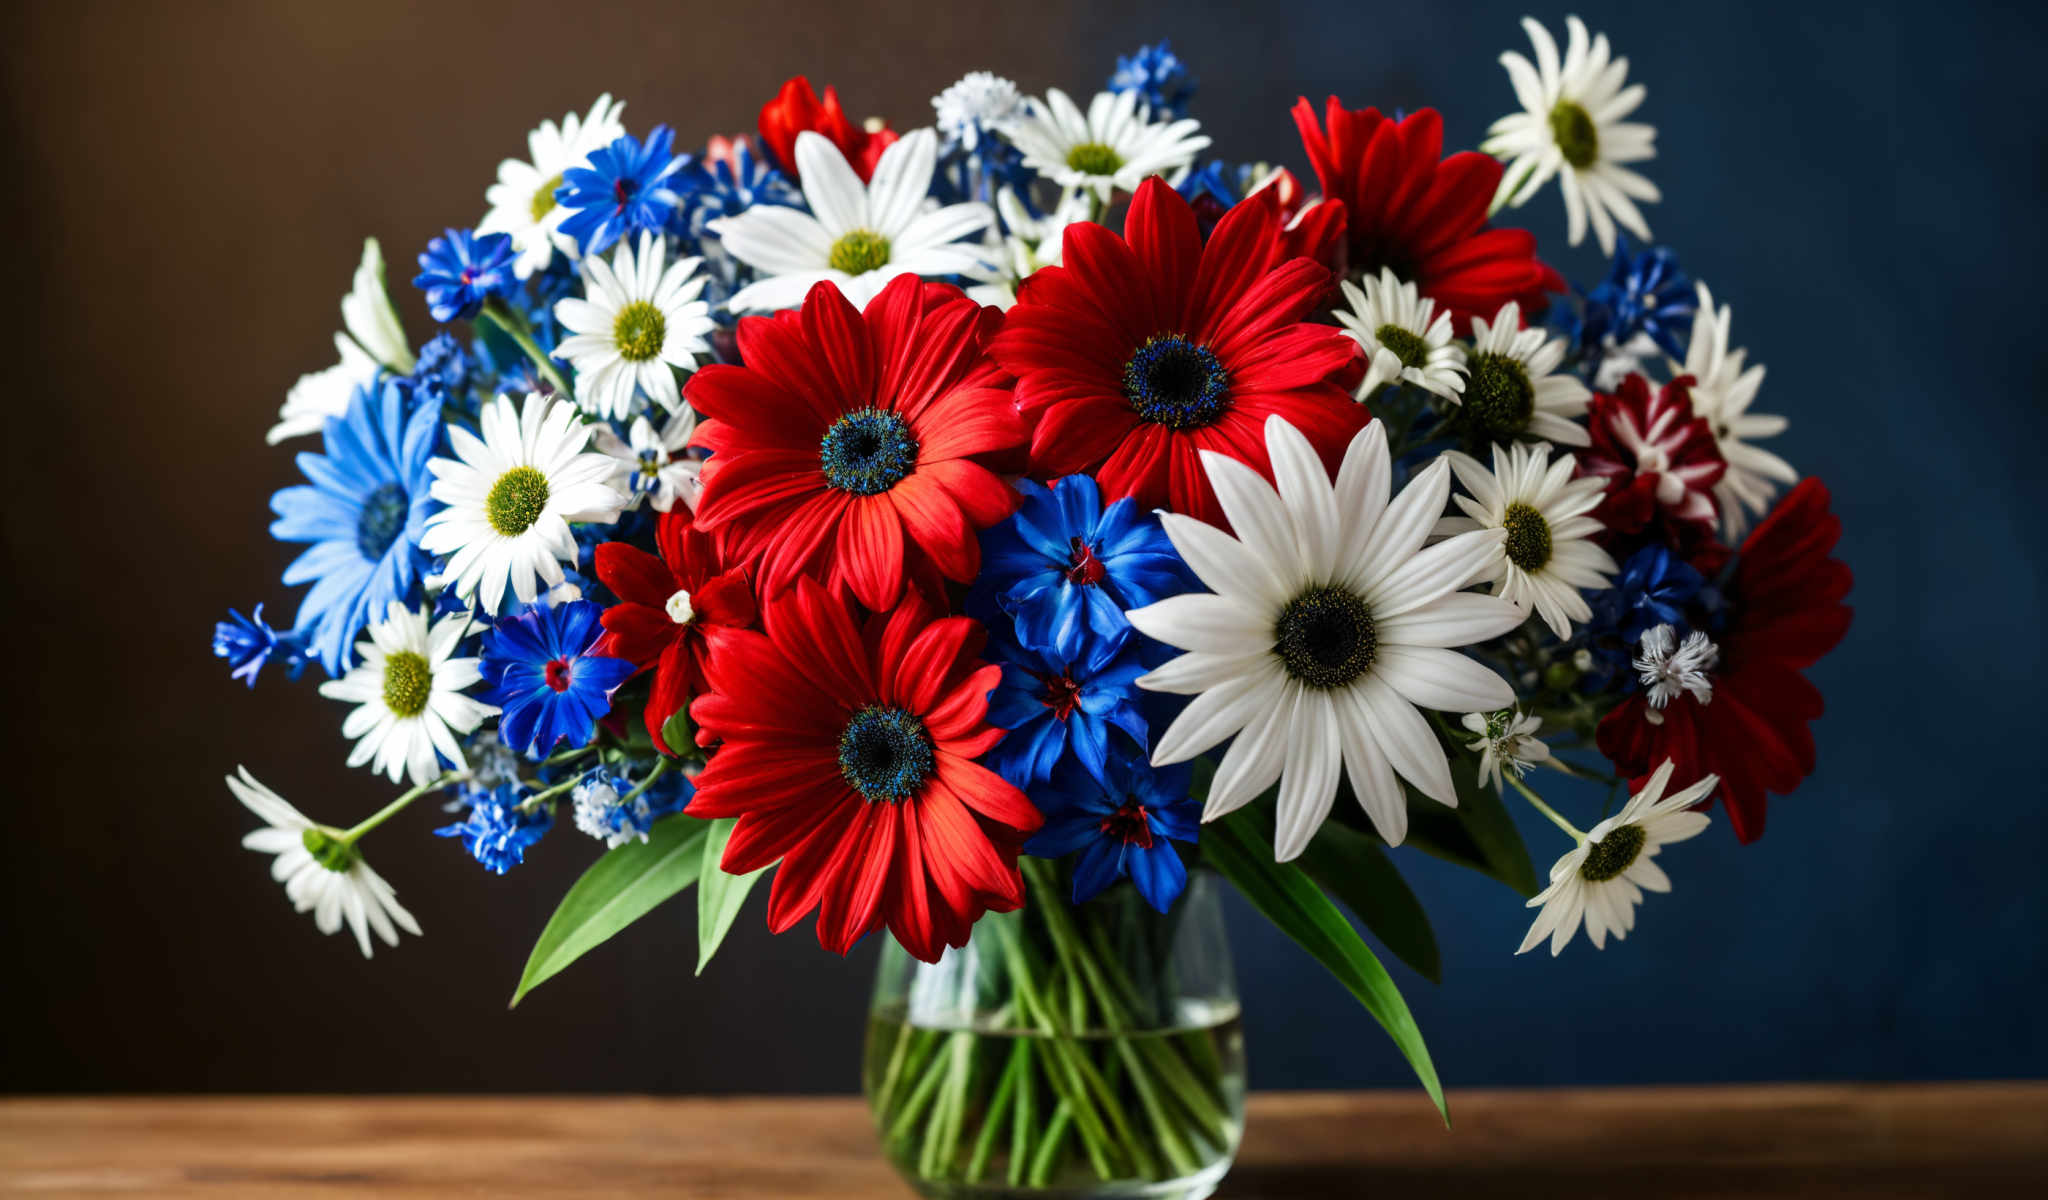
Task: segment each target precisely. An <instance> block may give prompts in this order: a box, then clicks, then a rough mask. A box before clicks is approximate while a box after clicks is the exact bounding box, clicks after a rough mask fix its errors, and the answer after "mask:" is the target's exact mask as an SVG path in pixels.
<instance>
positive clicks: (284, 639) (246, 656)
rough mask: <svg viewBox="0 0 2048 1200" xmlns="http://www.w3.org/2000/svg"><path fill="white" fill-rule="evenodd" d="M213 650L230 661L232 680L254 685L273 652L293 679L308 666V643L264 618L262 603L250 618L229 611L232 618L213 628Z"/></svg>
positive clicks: (218, 655) (217, 655)
mask: <svg viewBox="0 0 2048 1200" xmlns="http://www.w3.org/2000/svg"><path fill="white" fill-rule="evenodd" d="M213 653H214V656H215V657H216V658H225V659H227V660H228V667H229V670H228V678H229V679H239V680H241V681H242V682H244V683H246V684H248V685H249V686H250V687H255V686H256V676H257V674H258V673H259V672H260V671H262V670H263V665H264V664H265V663H267V662H269V661H270V658H271V656H272V655H273V654H274V655H277V656H278V660H279V661H280V662H282V663H283V664H284V669H285V671H286V672H287V673H289V674H290V676H291V677H292V678H293V679H297V678H298V677H299V672H301V671H303V670H305V669H306V647H305V643H304V642H303V641H302V640H301V639H300V638H299V635H297V634H295V633H289V632H287V633H279V632H278V631H277V630H275V629H272V628H271V627H270V624H269V623H268V622H266V621H265V620H264V619H263V606H262V605H261V604H258V605H257V606H256V609H255V612H254V614H253V615H251V616H247V617H245V616H243V615H242V614H241V613H238V612H236V611H235V610H234V609H232V608H231V609H229V610H228V619H227V620H225V621H221V622H219V623H217V624H216V625H214V627H213Z"/></svg>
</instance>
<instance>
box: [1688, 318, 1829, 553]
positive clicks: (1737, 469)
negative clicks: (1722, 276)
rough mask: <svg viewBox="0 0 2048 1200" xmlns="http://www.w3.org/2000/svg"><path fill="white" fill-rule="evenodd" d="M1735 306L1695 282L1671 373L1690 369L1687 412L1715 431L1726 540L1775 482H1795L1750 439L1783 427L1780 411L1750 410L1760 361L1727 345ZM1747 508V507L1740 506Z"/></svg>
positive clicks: (1762, 504)
mask: <svg viewBox="0 0 2048 1200" xmlns="http://www.w3.org/2000/svg"><path fill="white" fill-rule="evenodd" d="M1734 316H1735V313H1734V310H1732V309H1730V308H1729V307H1727V306H1726V305H1723V306H1722V307H1721V308H1719V309H1716V308H1715V307H1714V294H1713V293H1712V292H1710V291H1708V290H1707V285H1706V284H1704V283H1703V284H1701V285H1700V306H1699V309H1698V310H1697V311H1696V312H1695V313H1694V314H1693V318H1692V340H1691V342H1689V343H1687V345H1686V348H1685V365H1684V366H1682V367H1681V366H1679V365H1678V364H1676V363H1673V364H1672V366H1671V370H1672V373H1673V374H1684V375H1690V376H1692V377H1693V379H1694V380H1695V382H1694V384H1693V388H1692V414H1693V415H1694V416H1696V417H1705V418H1706V421H1707V424H1708V425H1709V426H1710V427H1712V429H1713V431H1714V443H1715V445H1717V446H1719V447H1720V448H1721V457H1722V458H1724V459H1726V460H1727V461H1728V469H1727V470H1726V471H1725V472H1723V473H1722V475H1721V481H1720V482H1719V483H1716V484H1715V485H1714V498H1715V499H1717V500H1719V501H1720V502H1721V524H1722V526H1723V530H1724V532H1725V534H1726V536H1727V538H1728V540H1729V542H1730V543H1733V542H1735V541H1736V540H1737V539H1739V538H1741V537H1742V535H1743V533H1744V532H1745V531H1746V530H1747V529H1748V528H1749V518H1750V515H1751V514H1755V515H1758V516H1761V515H1762V514H1763V512H1764V510H1765V509H1767V508H1769V507H1770V506H1771V496H1772V494H1773V493H1775V492H1776V491H1777V488H1776V487H1774V486H1773V485H1774V484H1779V483H1783V484H1792V483H1797V482H1799V472H1797V471H1795V470H1793V469H1792V464H1791V463H1788V462H1786V461H1785V460H1784V459H1782V458H1779V457H1778V456H1777V455H1775V454H1773V453H1771V452H1770V451H1768V450H1765V449H1764V448H1762V447H1761V446H1753V445H1750V442H1751V441H1753V440H1756V439H1759V438H1768V437H1776V436H1778V435H1779V434H1781V433H1783V432H1785V426H1786V421H1785V418H1783V417H1778V416H1770V415H1768V414H1765V413H1753V412H1751V411H1749V406H1750V405H1751V404H1752V403H1754V402H1755V400H1756V393H1757V389H1758V388H1760V387H1762V386H1763V382H1764V368H1763V365H1762V364H1761V363H1758V364H1756V365H1753V366H1748V367H1745V365H1744V360H1745V359H1746V358H1747V357H1748V355H1749V352H1748V351H1747V350H1733V351H1731V350H1729V349H1728V328H1729V325H1730V324H1731V323H1732V321H1733V319H1734ZM1745 510H1746V511H1745Z"/></svg>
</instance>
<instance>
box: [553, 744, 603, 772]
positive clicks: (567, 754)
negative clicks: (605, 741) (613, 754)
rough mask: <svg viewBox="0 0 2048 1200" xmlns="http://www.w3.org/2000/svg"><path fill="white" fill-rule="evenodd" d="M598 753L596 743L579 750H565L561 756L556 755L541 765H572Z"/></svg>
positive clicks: (581, 747)
mask: <svg viewBox="0 0 2048 1200" xmlns="http://www.w3.org/2000/svg"><path fill="white" fill-rule="evenodd" d="M597 751H598V747H597V745H596V744H595V743H593V744H591V745H588V746H580V747H578V748H577V749H574V750H564V751H562V752H561V753H560V754H557V755H554V756H552V757H549V758H544V759H542V760H541V762H540V765H541V766H543V767H559V766H561V765H562V764H563V763H572V762H575V761H576V760H577V759H579V758H588V757H589V756H591V755H593V754H596V753H597Z"/></svg>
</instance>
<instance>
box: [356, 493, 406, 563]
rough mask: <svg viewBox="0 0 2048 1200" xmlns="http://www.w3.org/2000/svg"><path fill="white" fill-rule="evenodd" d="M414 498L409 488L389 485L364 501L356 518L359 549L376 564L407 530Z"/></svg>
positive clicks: (357, 545)
mask: <svg viewBox="0 0 2048 1200" xmlns="http://www.w3.org/2000/svg"><path fill="white" fill-rule="evenodd" d="M410 506H411V505H410V498H409V497H407V496H406V494H405V489H404V488H402V487H400V486H398V485H397V484H395V483H387V484H385V485H384V486H382V487H380V488H378V489H377V490H376V491H374V492H371V493H370V494H369V495H368V496H366V497H364V499H363V511H362V513H361V515H359V516H357V517H356V549H358V550H361V551H362V552H363V557H364V558H367V559H369V560H370V561H372V562H375V561H377V560H378V559H380V558H383V557H384V552H385V551H386V550H389V549H391V543H393V542H395V541H397V540H398V535H399V534H400V533H402V532H404V531H405V515H406V509H407V508H409V507H410Z"/></svg>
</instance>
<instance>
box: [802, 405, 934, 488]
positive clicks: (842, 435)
mask: <svg viewBox="0 0 2048 1200" xmlns="http://www.w3.org/2000/svg"><path fill="white" fill-rule="evenodd" d="M818 463H819V466H820V467H822V468H823V470H824V472H825V482H826V483H827V484H829V485H830V486H832V487H835V488H838V489H839V490H840V491H842V492H852V493H853V494H854V495H856V496H874V495H879V494H880V493H882V492H886V491H888V490H889V489H890V488H892V487H895V486H896V484H897V483H898V482H900V481H901V480H902V479H903V477H904V476H906V475H908V474H910V472H911V471H912V470H914V469H915V468H916V467H917V439H916V438H914V437H912V436H910V426H909V425H907V424H905V423H904V420H903V418H902V417H899V416H897V415H896V414H895V413H892V412H884V411H882V410H881V409H879V408H863V409H861V410H860V411H858V412H850V413H848V414H846V415H845V416H843V417H841V418H839V419H838V420H837V421H834V422H833V423H832V428H830V429H827V430H826V431H825V436H824V437H823V438H822V439H820V440H819V442H818Z"/></svg>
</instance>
